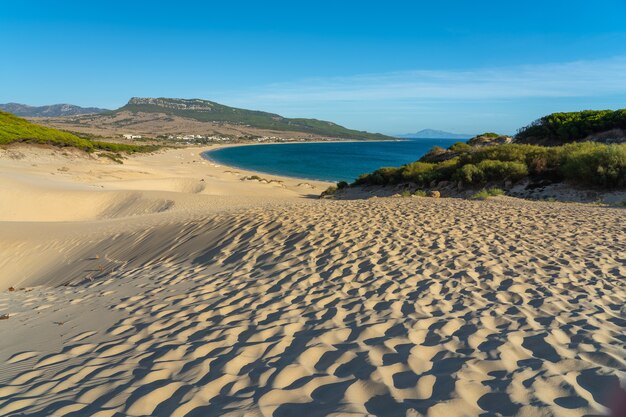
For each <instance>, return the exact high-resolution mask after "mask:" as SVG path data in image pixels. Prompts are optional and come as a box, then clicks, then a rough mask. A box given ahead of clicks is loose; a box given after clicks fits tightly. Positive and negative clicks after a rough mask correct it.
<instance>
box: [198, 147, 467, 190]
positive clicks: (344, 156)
mask: <svg viewBox="0 0 626 417" xmlns="http://www.w3.org/2000/svg"><path fill="white" fill-rule="evenodd" d="M455 142H459V141H458V140H455V139H408V140H402V141H393V142H391V141H386V142H331V143H287V144H271V145H256V146H235V147H230V148H222V149H216V150H214V151H207V152H204V153H203V154H202V156H203V157H205V158H207V159H210V160H213V161H215V162H218V163H221V164H224V165H230V166H234V167H239V168H242V169H247V170H252V171H258V172H266V173H269V174H275V175H282V176H287V177H297V178H307V179H312V180H323V181H342V180H343V181H348V182H351V181H353V180H354V179H356V178H357V177H358V176H359V175H360V174H363V173H367V172H371V171H374V170H375V169H378V168H380V167H385V166H399V165H403V164H406V163H409V162H413V161H416V160H418V159H419V158H420V157H421V156H422V155H424V154H425V153H426V152H427V151H428V150H429V149H430V148H432V147H433V146H441V147H444V148H447V147H448V146H450V145H452V144H453V143H455Z"/></svg>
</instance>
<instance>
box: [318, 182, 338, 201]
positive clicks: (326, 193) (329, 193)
mask: <svg viewBox="0 0 626 417" xmlns="http://www.w3.org/2000/svg"><path fill="white" fill-rule="evenodd" d="M336 192H337V187H335V186H334V185H331V186H330V187H328V188H327V189H326V190H324V191H323V192H322V194H321V195H320V198H324V197H330V196H332V195H334V194H335V193H336Z"/></svg>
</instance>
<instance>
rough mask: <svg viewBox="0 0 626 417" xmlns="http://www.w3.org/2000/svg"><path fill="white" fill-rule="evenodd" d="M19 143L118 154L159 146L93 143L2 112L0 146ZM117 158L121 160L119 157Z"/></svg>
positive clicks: (0, 114) (152, 149)
mask: <svg viewBox="0 0 626 417" xmlns="http://www.w3.org/2000/svg"><path fill="white" fill-rule="evenodd" d="M18 142H26V143H39V144H45V145H54V146H59V147H66V146H72V147H75V148H78V149H82V150H84V151H87V152H93V151H95V150H102V151H108V152H114V153H117V154H119V153H120V152H124V153H135V152H152V151H155V150H156V149H158V147H157V146H140V145H132V144H125V143H111V142H102V141H93V140H90V139H86V138H81V137H78V136H76V135H75V134H73V133H69V132H64V131H61V130H57V129H53V128H49V127H45V126H40V125H37V124H34V123H31V122H29V121H28V120H25V119H22V118H20V117H17V116H15V115H13V114H10V113H5V112H2V111H0V145H8V144H11V143H18ZM117 156H118V158H119V155H117Z"/></svg>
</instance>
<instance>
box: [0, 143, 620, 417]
mask: <svg viewBox="0 0 626 417" xmlns="http://www.w3.org/2000/svg"><path fill="white" fill-rule="evenodd" d="M183 153H185V154H189V153H190V151H189V150H185V151H171V152H168V153H165V154H163V155H156V156H143V157H140V158H137V159H133V160H131V161H128V162H129V163H128V164H125V165H124V166H123V168H118V167H112V166H110V165H103V166H102V169H96V168H97V167H95V166H88V167H86V168H83V169H84V170H92V173H91V174H88V173H86V172H78V173H76V174H75V175H74V176H73V177H68V178H66V179H65V180H63V181H61V182H59V183H57V184H56V185H55V187H61V188H63V187H64V186H63V185H62V184H64V183H67V186H65V188H63V189H64V191H63V192H66V193H67V194H64V195H63V196H64V198H66V199H67V201H71V202H75V201H77V200H79V198H78V196H79V195H80V196H82V195H83V193H86V194H88V195H91V194H95V196H90V197H86V199H87V200H89V199H92V200H89V201H88V203H85V204H86V205H87V204H94V206H93V207H95V208H97V210H93V211H92V210H90V208H91V206H89V207H87V208H84V207H83V208H80V209H79V208H77V209H76V210H77V213H78V212H81V213H84V215H83V217H80V216H78V217H79V218H78V219H74V221H72V222H68V221H60V220H61V219H60V218H54V217H48V218H41V219H38V221H35V220H36V219H34V218H29V219H28V220H29V221H21V220H26V217H24V218H22V219H20V218H19V217H15V215H14V217H10V216H9V215H6V214H5V216H7V217H5V218H3V219H2V220H3V222H2V223H0V227H2V230H3V232H2V234H1V235H0V245H2V247H1V248H0V250H1V251H0V271H2V278H1V283H2V284H3V285H4V286H6V287H8V286H9V285H13V286H14V287H16V288H18V290H16V291H3V292H1V293H0V314H5V313H6V314H9V316H10V317H9V319H7V320H2V321H0V333H1V334H2V335H3V337H2V338H0V415H26V416H35V415H56V416H72V415H74V416H78V415H97V416H145V415H173V416H264V417H265V416H275V417H280V416H298V415H302V416H363V415H370V416H420V415H424V416H441V415H450V416H478V415H506V416H509V415H516V416H585V415H594V414H596V415H597V414H603V413H606V412H607V411H608V406H609V401H610V398H609V397H610V395H611V393H612V392H613V390H615V389H617V387H618V386H619V384H620V381H621V382H622V383H624V381H625V380H626V339H625V337H624V334H626V308H625V307H624V305H626V288H625V287H626V284H625V282H624V277H625V276H626V226H625V225H626V221H625V220H626V211H625V210H623V209H614V208H605V207H596V206H593V205H580V204H559V203H531V202H525V201H521V200H515V199H508V198H500V199H497V200H490V201H485V202H475V201H464V200H454V199H440V200H437V199H429V198H412V199H372V200H362V201H326V200H313V199H306V198H303V197H305V196H306V194H308V193H311V190H310V189H308V187H307V188H306V189H303V188H304V187H299V186H298V183H299V182H301V181H293V182H289V180H284V181H286V182H285V186H284V187H275V186H273V185H272V184H261V183H258V182H256V183H254V182H250V181H241V175H243V174H235V173H232V172H224V171H225V169H223V167H215V166H211V165H210V164H203V161H199V160H197V159H195V160H196V162H192V161H193V160H194V159H193V158H197V156H196V157H194V156H193V155H186V156H185V158H182V154H183ZM179 157H181V158H182V159H180V160H179V159H178V158H179ZM29 158H30V157H29ZM53 159H54V158H53ZM164 160H167V161H168V162H169V163H171V162H173V161H178V164H173V163H172V164H171V166H165V167H163V166H162V165H160V164H162V162H164ZM7 161H8V162H7ZM20 161H23V160H20ZM20 161H14V160H5V161H4V162H2V165H0V169H2V170H4V171H5V172H9V171H10V172H18V173H19V175H21V176H29V178H31V179H33V178H35V179H36V178H40V179H41V181H40V182H38V183H37V182H36V184H38V186H40V187H43V188H45V189H50V187H51V185H50V184H46V183H45V181H44V178H43V177H42V175H41V173H40V172H39V173H38V172H36V171H32V170H31V169H30V168H27V167H24V166H22V167H20V165H19V163H20ZM188 162H189V163H188ZM50 163H53V162H50ZM94 164H95V163H94ZM25 165H27V166H28V164H25ZM86 165H89V164H86ZM183 167H184V168H183ZM31 168H32V167H31ZM37 168H41V167H40V166H39V167H37ZM113 168H115V169H122V170H128V172H127V173H125V174H119V175H120V176H122V178H118V179H116V180H110V179H107V178H104V175H103V174H102V173H103V172H106V171H108V170H111V169H113ZM72 170H73V169H72V168H70V171H68V172H72ZM76 170H78V168H76ZM141 172H145V174H142V173H141ZM199 174H201V175H202V176H203V177H202V178H203V179H204V180H205V181H204V183H205V186H204V187H202V189H200V187H198V188H195V187H194V186H193V184H194V183H195V182H196V181H199V178H198V175H199ZM124 175H126V177H127V179H124V178H123V177H124ZM5 178H6V177H5ZM3 181H4V182H3V183H2V184H3V187H5V188H6V189H12V190H16V189H17V188H20V189H21V188H22V187H21V186H20V187H18V186H17V185H15V184H17V182H16V180H15V178H13V179H10V180H6V179H4V180H3ZM160 181H162V184H161V183H160ZM59 184H61V185H59ZM160 184H161V185H160ZM190 184H191V185H190ZM101 186H104V188H102V187H101ZM323 186H324V184H313V185H312V187H314V190H317V189H321V188H322V187H323ZM11 187H13V188H11ZM72 187H78V188H80V187H92V190H91V191H90V190H87V191H83V190H82V189H81V190H80V191H73V190H74V188H72ZM142 187H143V188H144V189H142ZM315 187H317V188H315ZM38 191H39V190H37V192H38ZM24 192H25V193H26V192H30V191H24ZM57 192H58V191H57V190H56V189H55V191H50V195H51V196H52V195H54V194H56V193H57ZM77 193H78V194H77ZM107 193H112V195H115V197H113V198H112V197H110V196H107V197H101V196H100V194H103V195H106V194H107ZM11 195H13V194H11ZM132 196H136V199H134V200H133V199H132V198H131V197H132ZM19 198H25V197H19ZM51 198H52V197H51ZM81 198H82V197H81ZM159 198H161V199H163V201H171V202H172V204H171V205H170V206H168V207H166V208H164V209H163V210H155V209H153V208H154V207H155V205H151V206H150V207H152V208H151V209H150V210H148V211H147V212H144V211H145V210H146V209H145V204H148V203H147V202H154V201H158V200H159ZM18 201H20V202H18ZM23 201H26V200H19V199H18V198H17V197H16V198H15V199H13V200H11V201H9V202H6V201H5V202H4V203H3V204H5V205H6V206H5V207H8V208H10V207H11V205H13V207H17V208H20V206H21V205H24V204H26V203H23ZM93 201H97V203H94V202H93ZM150 204H153V203H150ZM77 207H78V206H77ZM81 210H82V211H81ZM2 211H5V210H2ZM18 212H19V210H18ZM89 213H91V214H90V215H89V216H87V214H89ZM35 214H36V212H32V213H31V214H30V216H33V217H34V215H35ZM68 216H69V215H68ZM66 220H67V218H66ZM77 220H81V221H77ZM19 287H26V288H25V289H23V290H20V289H19Z"/></svg>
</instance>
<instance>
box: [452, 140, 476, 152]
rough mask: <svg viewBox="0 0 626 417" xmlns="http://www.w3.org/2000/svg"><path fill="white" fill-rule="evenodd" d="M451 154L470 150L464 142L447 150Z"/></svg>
mask: <svg viewBox="0 0 626 417" xmlns="http://www.w3.org/2000/svg"><path fill="white" fill-rule="evenodd" d="M448 149H449V150H451V151H452V152H467V151H469V150H471V149H472V147H471V146H470V145H468V144H467V143H465V142H457V143H455V144H453V145H452V146H450V147H449V148H448Z"/></svg>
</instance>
